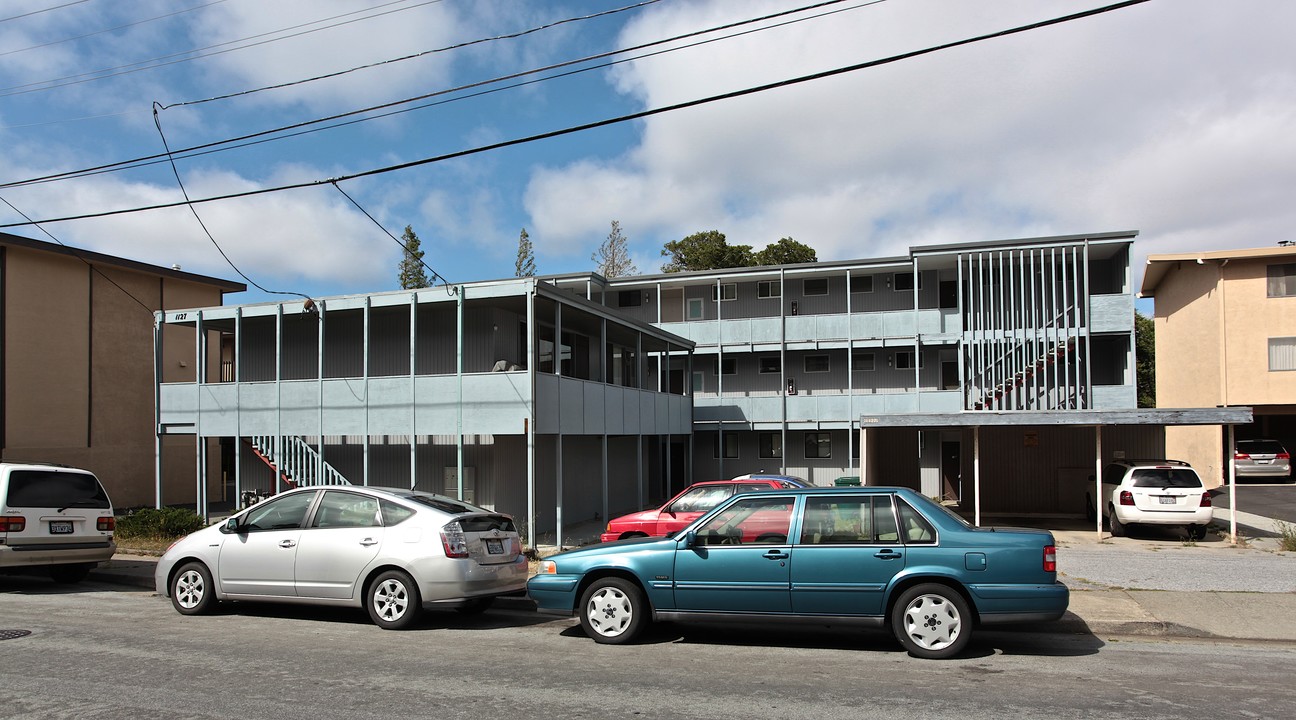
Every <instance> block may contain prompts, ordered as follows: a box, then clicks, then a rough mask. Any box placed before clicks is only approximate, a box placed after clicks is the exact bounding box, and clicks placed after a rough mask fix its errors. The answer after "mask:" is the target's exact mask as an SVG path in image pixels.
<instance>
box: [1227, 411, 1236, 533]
mask: <svg viewBox="0 0 1296 720" xmlns="http://www.w3.org/2000/svg"><path fill="white" fill-rule="evenodd" d="M1228 440H1229V444H1228V446H1229V452H1228V458H1229V461H1228V464H1229V474H1228V482H1229V543H1230V544H1233V545H1237V513H1238V509H1237V460H1236V459H1235V456H1236V455H1237V445H1236V443H1235V438H1234V437H1233V426H1232V425H1229V426H1228Z"/></svg>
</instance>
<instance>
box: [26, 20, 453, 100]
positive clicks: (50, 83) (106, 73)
mask: <svg viewBox="0 0 1296 720" xmlns="http://www.w3.org/2000/svg"><path fill="white" fill-rule="evenodd" d="M405 2H409V0H393V2H389V3H387V4H385V5H378V6H376V7H372V8H365V9H363V10H353V11H351V12H349V13H342V14H341V15H334V16H333V17H328V18H324V19H323V20H312V21H311V22H308V23H302V24H300V25H293V26H291V27H286V28H280V29H278V30H271V31H269V32H264V33H260V34H258V35H252V36H249V37H245V38H239V39H237V40H229V41H226V42H223V43H217V44H215V45H208V46H207V47H203V48H197V49H194V50H185V51H182V52H177V53H171V54H170V55H163V56H161V57H156V58H150V59H148V60H140V61H138V62H133V63H127V64H125V65H117V66H116V67H110V68H101V69H99V70H91V71H89V72H84V73H78V74H76V75H66V76H64V77H60V78H54V79H53V80H41V81H39V82H33V83H27V84H25V85H14V86H12V87H7V88H0V97H10V96H12V95H26V94H28V93H34V92H41V91H44V90H53V89H56V88H61V87H67V86H69V85H80V84H82V83H88V82H94V81H95V80H105V79H107V78H113V77H119V76H121V75H130V74H133V73H137V72H142V71H144V70H153V69H155V68H160V67H166V66H168V65H178V64H180V63H186V62H189V61H191V60H200V59H202V58H208V57H213V56H216V55H224V54H225V53H231V52H234V51H236V50H246V49H247V48H252V47H258V46H261V45H268V44H270V43H272V42H279V41H280V40H287V39H289V38H295V37H300V36H302V35H310V34H311V33H317V32H320V31H321V30H331V29H333V28H337V27H342V26H343V25H350V24H351V23H357V22H361V21H362V20H372V19H374V18H377V17H382V16H384V15H391V14H392V13H398V12H404V11H406V10H413V9H414V8H419V7H423V6H424V5H434V4H436V3H439V2H443V0H426V1H425V2H421V3H419V4H417V5H410V6H409V7H403V8H396V9H395V10H388V11H386V12H381V13H377V14H374V15H368V16H365V17H359V18H353V19H351V20H344V21H342V22H339V23H334V24H332V25H325V26H324V27H318V28H312V29H310V30H302V31H301V32H296V33H292V34H290V35H284V36H282V37H273V38H270V39H268V40H262V41H260V42H254V43H248V44H247V45H239V46H238V47H226V46H227V45H235V44H237V43H241V42H245V41H248V40H255V39H257V38H264V37H267V36H270V35H277V34H279V33H284V32H288V31H289V30H297V29H299V28H304V27H309V26H310V25H317V24H319V23H322V22H329V21H331V20H336V19H338V18H343V17H347V16H349V15H356V14H359V13H363V12H369V11H370V10H377V9H379V8H384V7H387V6H389V5H399V4H401V3H405ZM222 47H223V48H225V49H224V50H215V48H222ZM207 50H214V52H206V51H207ZM195 53H197V54H195ZM185 55H190V57H183V56H185ZM172 58H179V59H172ZM164 60H165V61H167V62H162V61H164ZM150 63H152V64H150ZM119 71H120V72H119ZM37 85H41V86H44V87H36V86H37Z"/></svg>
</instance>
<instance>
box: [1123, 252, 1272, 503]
mask: <svg viewBox="0 0 1296 720" xmlns="http://www.w3.org/2000/svg"><path fill="white" fill-rule="evenodd" d="M1140 295H1141V296H1142V297H1147V298H1154V299H1155V311H1154V317H1153V320H1154V324H1155V327H1156V356H1157V366H1156V371H1157V391H1156V397H1157V405H1158V406H1163V407H1187V406H1199V407H1215V406H1221V407H1234V406H1240V405H1241V406H1251V407H1252V408H1253V411H1254V421H1253V422H1251V423H1247V424H1242V425H1239V426H1238V427H1237V430H1236V437H1237V439H1246V438H1256V439H1261V438H1263V439H1276V440H1279V441H1280V442H1282V443H1283V445H1284V446H1286V447H1287V448H1288V449H1289V450H1290V449H1292V448H1293V447H1296V246H1291V245H1287V246H1275V247H1270V248H1254V249H1245V250H1219V251H1211V252H1201V253H1176V254H1169V255H1151V256H1149V257H1148V259H1147V269H1146V271H1145V272H1144V275H1143V285H1142V288H1141V290H1140ZM1231 447H1232V446H1231V443H1230V441H1229V437H1228V432H1227V428H1221V427H1218V426H1205V427H1174V428H1167V430H1166V452H1167V453H1168V454H1169V455H1170V456H1172V457H1176V458H1180V459H1183V460H1187V461H1188V462H1190V463H1192V465H1193V467H1195V468H1197V471H1198V472H1199V473H1201V475H1202V477H1203V478H1204V479H1205V480H1206V481H1207V482H1208V483H1217V484H1218V483H1222V482H1226V481H1227V479H1228V472H1229V462H1228V461H1229V457H1230V453H1231V452H1232V450H1231Z"/></svg>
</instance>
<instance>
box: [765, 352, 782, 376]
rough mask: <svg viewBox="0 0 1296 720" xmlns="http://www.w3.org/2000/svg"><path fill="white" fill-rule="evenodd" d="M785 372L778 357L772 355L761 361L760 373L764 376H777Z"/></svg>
mask: <svg viewBox="0 0 1296 720" xmlns="http://www.w3.org/2000/svg"><path fill="white" fill-rule="evenodd" d="M781 372H783V363H782V362H781V361H780V360H779V356H778V355H770V356H769V357H763V358H761V359H760V373H761V374H762V375H769V374H777V373H781Z"/></svg>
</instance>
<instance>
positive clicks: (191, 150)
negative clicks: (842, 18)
mask: <svg viewBox="0 0 1296 720" xmlns="http://www.w3.org/2000/svg"><path fill="white" fill-rule="evenodd" d="M842 2H846V0H823V1H821V2H817V3H813V4H811V5H805V6H801V7H798V8H793V9H790V10H784V11H780V12H775V13H770V14H768V15H762V16H760V17H755V18H749V19H746V20H738V21H734V22H731V23H725V24H722V25H717V26H713V27H710V28H705V29H702V30H695V31H692V32H687V33H682V34H680V35H675V36H673V37H669V38H663V39H661V40H654V41H652V42H647V43H641V44H639V45H634V46H631V47H627V48H621V49H618V50H610V51H607V52H603V53H597V54H594V55H587V56H585V57H582V58H577V59H575V60H567V61H564V62H560V63H555V64H552V65H547V66H544V67H540V68H535V69H532V70H525V71H522V72H517V73H512V74H509V75H502V76H499V77H495V78H491V79H489V80H482V81H478V82H475V83H469V84H466V85H460V86H458V87H454V88H449V89H445V90H438V91H435V92H431V93H425V94H423V95H417V96H414V97H411V98H405V99H402V100H394V101H391V102H387V103H382V104H380V105H371V106H368V107H364V108H360V109H357V110H348V111H346V112H343V113H337V114H334V115H329V116H326V117H322V118H316V119H313V120H304V121H302V122H298V123H294V124H291V125H284V126H280V127H277V128H273V129H270V130H261V131H258V132H254V133H248V134H246V135H241V136H237V137H233V138H227V139H224V140H217V141H213V142H209V143H203V144H200V145H192V146H190V147H187V148H180V149H178V150H176V151H175V152H174V156H175V157H177V158H181V159H184V158H191V157H197V156H200V155H207V154H210V153H213V152H221V151H224V150H231V149H236V148H241V147H248V146H250V145H256V144H260V143H264V142H270V141H274V140H280V139H286V138H290V137H297V136H300V135H304V134H307V133H309V132H319V131H323V130H329V129H333V128H338V127H345V126H347V125H353V124H356V123H358V122H366V121H368V120H375V119H379V118H384V117H390V116H392V115H396V114H399V113H401V112H409V111H412V110H419V109H423V108H427V107H432V106H435V105H440V104H444V103H445V102H451V101H449V100H447V101H440V102H436V103H428V104H426V105H419V106H415V107H412V108H408V109H406V110H401V111H395V112H389V113H383V114H379V115H373V116H370V117H366V118H361V119H359V120H353V121H349V122H345V123H337V124H335V125H329V126H325V127H321V128H316V129H314V130H307V131H302V132H295V133H290V134H284V135H279V134H280V133H287V132H288V131H290V130H298V129H300V128H306V127H310V126H311V125H317V124H319V123H326V122H330V121H333V120H341V119H343V118H348V117H353V116H355V115H360V114H363V113H368V112H373V111H375V110H384V109H387V108H392V107H396V106H399V105H404V104H407V103H412V102H418V101H419V100H426V99H429V98H433V97H438V96H441V95H448V94H451V93H455V92H461V91H463V90H471V89H473V88H477V87H483V86H486V85H490V84H493V83H497V82H503V81H505V80H513V79H517V78H520V77H525V76H527V75H533V74H537V73H541V72H545V71H548V70H556V69H561V68H564V67H570V66H573V65H579V64H581V63H586V62H590V61H593V60H600V59H604V58H608V57H612V56H614V55H620V54H624V53H628V52H634V51H636V50H643V49H647V48H651V47H655V46H658V45H664V44H667V43H672V42H676V41H679V40H686V39H688V38H692V37H698V36H702V35H707V34H711V33H716V32H720V31H722V30H729V29H733V28H736V27H741V26H743V25H750V24H754V23H758V22H764V21H766V20H773V19H776V18H780V17H786V16H789V15H795V14H799V13H803V12H807V11H810V10H815V9H819V8H823V7H827V6H830V5H836V4H839V3H842ZM882 2H886V0H867V1H865V2H861V3H859V4H857V5H853V6H849V7H846V8H842V9H840V10H836V11H831V12H826V13H822V14H820V15H811V16H808V17H805V18H800V19H797V20H790V21H787V22H784V23H779V24H776V25H770V26H768V27H764V28H757V29H756V30H752V31H748V32H757V31H761V30H767V29H770V28H774V27H781V26H782V25H786V24H789V23H792V22H801V21H804V20H812V19H816V18H819V17H823V16H824V15H828V14H832V13H833V12H845V11H847V10H856V9H859V8H861V7H867V6H870V5H876V4H879V3H882ZM744 34H748V33H734V34H733V35H727V36H723V37H719V38H713V39H711V40H706V41H703V42H698V43H693V44H690V45H685V46H681V47H679V48H671V49H669V50H664V51H660V52H658V53H646V54H644V55H640V56H637V57H633V58H627V59H625V60H619V61H616V62H610V63H605V64H602V65H595V66H591V67H588V68H583V69H581V70H577V71H571V72H566V73H560V74H558V75H552V76H548V77H545V78H540V79H539V80H533V81H528V82H523V83H516V84H513V85H508V86H505V87H503V88H500V90H507V89H512V88H516V87H521V86H524V85H528V84H534V83H535V82H540V81H543V80H550V79H555V78H561V77H567V76H570V75H574V74H577V73H579V72H588V71H590V70H596V69H599V68H604V67H610V66H612V65H616V64H619V63H623V62H628V61H630V60H635V59H639V58H644V57H651V56H653V55H657V54H661V53H663V52H673V51H675V50H682V49H686V48H689V47H695V46H697V45H701V44H705V43H707V42H715V41H718V40H725V39H729V38H731V37H737V36H740V35H744ZM488 92H495V91H487V92H479V93H474V94H471V95H466V96H463V97H460V98H454V100H460V99H467V98H472V97H479V96H481V95H485V94H487V93H488ZM271 135H278V137H273V138H268V137H267V136H271ZM256 138H266V139H262V140H257V141H256V142H245V141H249V140H255V139H256ZM235 143H238V144H235ZM226 145H228V146H230V147H222V146H226ZM164 161H165V160H164V156H163V155H161V154H158V155H147V156H144V157H139V158H134V159H131V160H120V161H117V162H114V163H108V164H105V165H99V166H95V167H90V168H83V169H81V170H69V171H65V172H61V173H53V174H50V175H43V176H40V177H35V178H29V179H27V180H15V181H12V182H7V183H0V189H3V188H10V187H21V186H24V185H35V184H42V183H46V182H54V181H57V180H64V179H70V178H76V177H88V176H92V175H99V174H103V173H105V172H115V171H117V170H123V169H130V168H139V167H146V166H148V165H154V164H157V163H160V162H164Z"/></svg>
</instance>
